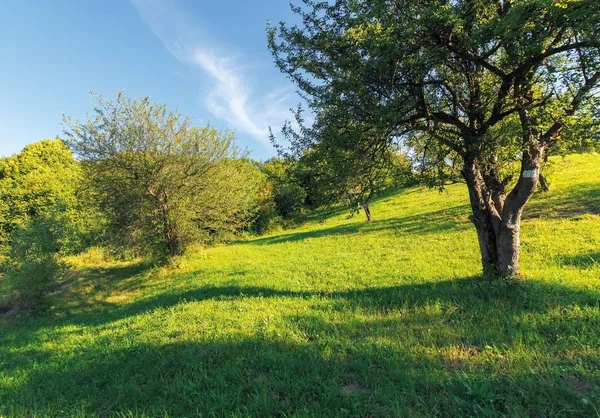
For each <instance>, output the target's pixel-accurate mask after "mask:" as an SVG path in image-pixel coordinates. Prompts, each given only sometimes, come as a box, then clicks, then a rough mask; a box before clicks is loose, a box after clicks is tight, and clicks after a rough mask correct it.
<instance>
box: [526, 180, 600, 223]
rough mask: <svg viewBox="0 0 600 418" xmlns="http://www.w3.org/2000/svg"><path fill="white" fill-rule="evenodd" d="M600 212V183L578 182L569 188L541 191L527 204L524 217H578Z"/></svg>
mask: <svg viewBox="0 0 600 418" xmlns="http://www.w3.org/2000/svg"><path fill="white" fill-rule="evenodd" d="M585 214H593V215H598V214H600V185H598V184H577V185H572V186H569V188H568V189H567V190H562V191H553V190H550V191H549V192H545V193H539V194H537V195H536V196H535V198H534V199H533V200H532V201H531V202H530V203H529V204H528V205H527V206H526V208H525V212H524V213H523V219H533V218H549V219H556V218H576V217H578V216H582V215H585Z"/></svg>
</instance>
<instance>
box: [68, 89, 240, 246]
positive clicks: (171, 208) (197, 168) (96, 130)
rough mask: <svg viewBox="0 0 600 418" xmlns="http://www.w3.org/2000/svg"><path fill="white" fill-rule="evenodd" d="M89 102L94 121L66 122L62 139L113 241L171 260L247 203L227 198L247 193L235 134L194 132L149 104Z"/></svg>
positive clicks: (145, 100)
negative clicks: (76, 158)
mask: <svg viewBox="0 0 600 418" xmlns="http://www.w3.org/2000/svg"><path fill="white" fill-rule="evenodd" d="M94 98H95V101H96V107H95V109H94V114H93V115H92V116H90V117H89V119H88V121H86V122H72V121H71V120H70V119H69V118H65V124H66V127H67V129H66V131H65V134H66V136H67V142H68V144H69V145H70V146H71V148H72V149H73V151H74V152H75V154H76V155H78V156H79V158H81V160H82V162H83V164H84V167H85V169H86V172H87V174H88V177H89V178H90V179H91V182H92V184H93V186H94V188H95V190H96V192H97V197H98V199H99V200H100V207H101V210H102V211H103V212H104V213H105V214H106V216H107V218H108V220H109V226H110V230H111V231H112V236H113V239H116V240H119V241H120V242H121V243H125V244H127V245H133V246H136V247H142V248H144V247H145V248H150V249H152V250H157V251H159V252H161V253H163V254H166V255H176V254H180V253H181V252H182V251H183V249H184V248H185V246H186V245H187V244H189V243H190V242H192V241H194V240H200V239H203V238H205V235H206V233H207V231H209V233H215V231H218V230H220V228H222V227H224V225H225V224H226V221H227V219H229V218H228V216H229V215H231V214H232V213H233V212H236V211H239V210H241V209H240V205H241V206H243V205H244V204H245V203H246V200H247V199H237V200H234V199H233V197H232V196H236V197H237V196H239V193H242V191H243V192H244V193H246V194H247V192H248V190H249V189H248V187H247V182H246V181H245V179H240V176H239V175H238V173H239V170H237V168H239V167H237V166H236V164H237V163H236V162H235V161H236V159H237V158H238V157H239V152H238V150H237V148H236V147H235V145H234V142H233V141H234V136H233V134H231V133H228V132H223V131H218V130H216V129H214V128H213V127H211V126H205V127H196V126H193V125H192V123H191V119H190V118H184V117H182V116H181V115H180V114H179V113H178V112H173V111H169V110H168V109H167V108H166V106H165V105H161V104H155V103H151V102H150V100H149V99H148V98H147V97H146V98H141V99H139V100H137V99H130V98H127V97H126V96H125V95H124V94H123V93H119V95H118V97H117V100H115V101H107V100H105V99H103V98H102V97H101V96H94ZM236 167H237V168H236ZM236 183H237V184H236ZM234 184H235V186H234ZM225 187H227V192H223V190H224V188H225ZM250 189H251V187H250ZM218 219H220V220H221V221H215V220H218ZM215 222H216V223H215ZM209 224H210V225H209Z"/></svg>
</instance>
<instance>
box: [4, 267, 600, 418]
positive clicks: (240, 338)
mask: <svg viewBox="0 0 600 418" xmlns="http://www.w3.org/2000/svg"><path fill="white" fill-rule="evenodd" d="M478 283H479V282H478V279H476V278H468V279H462V280H457V281H448V282H442V283H438V284H435V285H433V284H424V285H407V286H397V287H389V288H381V289H369V290H368V291H351V292H334V293H331V294H315V293H311V292H291V291H283V290H276V289H269V288H259V287H246V288H245V287H231V286H228V287H213V288H208V287H207V288H203V289H199V290H198V291H197V292H189V293H185V294H181V295H179V297H180V298H184V299H186V300H196V301H200V300H208V299H212V300H228V299H232V298H255V297H263V298H264V297H269V298H285V297H294V298H313V297H326V298H329V299H330V301H331V302H332V305H333V308H334V311H335V309H336V307H337V308H339V309H340V310H342V309H343V310H344V312H348V310H349V309H355V310H356V309H359V308H360V312H364V311H365V310H374V311H377V312H381V313H384V312H387V313H389V312H390V311H391V310H393V309H400V308H402V309H406V310H407V311H406V313H407V315H406V316H401V317H399V318H398V317H395V318H394V319H387V318H382V317H381V316H379V317H377V316H376V317H374V318H373V319H368V320H364V319H359V318H360V317H353V316H350V318H349V319H348V318H346V319H344V320H342V321H340V320H339V319H337V318H338V317H337V316H336V315H331V311H330V310H327V311H326V312H320V311H319V310H318V308H315V309H313V313H312V314H306V313H303V312H299V313H297V314H293V315H287V316H282V317H281V319H280V321H281V322H279V323H278V325H279V327H278V329H277V330H269V329H268V328H264V329H263V328H258V329H256V330H255V331H254V332H252V333H244V332H240V333H231V334H230V335H228V336H220V337H219V336H212V337H208V338H205V340H204V341H197V340H198V337H197V335H195V334H190V333H187V334H186V333H177V332H174V333H171V334H170V335H168V339H169V341H168V342H161V343H160V344H156V345H152V344H149V343H147V342H144V343H141V342H136V340H135V339H131V340H128V341H129V342H128V343H126V344H124V343H123V342H122V341H119V340H107V339H104V340H98V341H97V342H96V343H95V344H94V345H93V346H91V347H90V348H88V349H87V350H85V351H82V352H79V353H78V355H75V356H68V355H67V356H66V357H61V354H60V353H53V352H50V351H43V350H40V351H35V350H33V351H32V350H23V351H19V350H12V351H10V352H8V356H5V357H3V362H4V363H5V364H8V365H11V364H18V365H20V367H23V366H24V365H28V367H27V368H28V369H29V373H28V374H27V375H26V376H24V377H23V378H21V379H19V380H18V381H15V382H13V384H11V385H10V386H9V387H6V388H4V389H5V390H4V391H0V392H1V393H0V404H3V405H4V408H5V409H4V411H3V412H5V413H7V414H9V415H11V414H14V415H31V413H32V411H35V412H36V413H38V414H41V415H61V414H63V415H65V414H66V415H84V416H91V415H100V416H103V415H114V414H119V413H123V414H127V413H131V412H135V413H134V414H133V415H142V416H165V415H167V414H168V415H169V416H189V415H195V414H207V415H211V414H212V415H215V416H224V415H228V414H231V413H235V414H237V415H244V416H246V415H251V416H290V415H294V414H298V415H308V416H316V415H318V416H339V415H342V416H406V415H425V416H431V415H439V416H482V415H485V416H498V415H502V414H506V415H511V416H550V415H554V414H556V411H557V410H563V411H565V412H564V413H563V414H562V415H564V416H593V412H594V409H593V408H594V407H593V406H592V404H590V403H589V402H588V403H587V404H586V403H582V402H581V398H582V397H584V396H585V397H587V398H588V399H592V401H593V402H594V403H596V404H597V401H598V400H599V399H600V398H599V397H598V388H597V385H598V383H599V382H598V381H594V380H590V379H589V378H586V379H581V378H579V377H577V376H578V374H577V372H576V369H577V367H578V366H577V365H578V364H581V359H580V358H571V359H570V360H569V358H565V357H564V356H563V353H562V351H561V350H560V349H552V347H553V345H554V344H556V343H557V342H556V341H555V338H556V337H557V335H556V333H557V332H558V331H560V332H564V333H567V334H566V335H568V333H569V332H574V330H579V331H578V337H579V339H580V340H582V341H584V342H586V341H587V342H588V343H589V341H588V340H591V338H592V337H593V335H592V336H591V337H590V335H591V333H594V332H595V333H596V334H597V327H596V326H595V325H594V324H590V327H589V328H588V329H586V330H585V333H587V334H590V335H587V334H586V335H583V334H584V331H583V330H581V329H580V328H581V319H580V318H575V317H566V318H560V317H559V318H555V319H550V320H548V319H547V318H546V320H545V321H542V323H537V322H536V320H535V319H534V318H532V320H531V321H530V322H526V321H522V320H521V318H520V317H519V316H518V315H517V314H518V313H519V312H538V311H539V312H541V311H544V310H546V309H549V308H550V307H551V306H553V305H554V304H556V303H560V304H564V303H570V304H573V303H576V304H580V305H589V304H591V303H592V302H594V301H593V299H595V302H594V303H597V301H598V299H597V297H598V295H595V296H592V295H587V294H582V293H579V292H572V291H570V290H568V289H564V288H562V289H550V290H552V292H550V291H549V289H548V288H545V287H541V285H539V284H537V283H532V284H530V285H528V286H523V285H516V286H504V287H501V288H497V289H494V290H489V289H487V290H485V289H483V288H482V287H481V286H480V285H479V284H478ZM540 292H543V293H544V295H541V296H540ZM174 303H175V299H173V300H171V301H169V300H164V298H163V301H162V303H161V304H160V306H168V305H172V304H174ZM436 304H438V305H439V304H441V305H442V308H443V309H442V310H441V311H429V310H419V311H412V314H411V310H412V309H414V308H416V307H419V306H421V307H422V306H425V305H428V306H429V305H431V306H434V305H436ZM136 309H138V310H139V311H140V312H142V311H144V310H148V309H150V305H148V306H144V305H139V306H138V307H137V308H136ZM127 311H128V310H127ZM127 311H122V312H118V313H113V314H112V315H110V317H111V318H110V320H115V319H116V318H117V317H119V316H121V317H122V316H127V315H128V314H131V312H127ZM198 320H199V321H203V318H198ZM548 321H550V322H548ZM88 325H91V324H88ZM199 325H201V324H200V322H199ZM560 327H563V328H564V329H561V328H560ZM198 329H199V331H198V332H199V333H201V332H202V331H201V327H199V328H198ZM595 330H596V331H595ZM584 338H585V339H584ZM529 339H530V340H529ZM580 343H581V341H580ZM520 344H521V345H522V344H525V347H527V344H532V345H534V346H537V347H548V349H552V350H554V351H556V356H554V357H552V358H551V359H550V360H546V361H544V362H542V364H535V363H528V362H527V361H526V363H524V364H522V365H521V366H520V367H516V368H515V367H514V366H511V365H510V363H506V362H504V360H503V357H502V356H497V355H496V354H494V352H493V351H491V352H488V351H486V350H488V346H490V345H491V346H494V347H498V349H499V350H501V351H502V352H506V351H507V350H515V351H516V353H515V354H514V355H515V356H516V357H517V358H518V357H519V356H524V355H528V356H533V355H535V353H532V352H530V351H527V349H525V348H518V347H519V345H520ZM457 348H458V351H456V350H457ZM519 350H520V351H519ZM530 350H534V349H533V348H531V349H530ZM3 351H4V350H3ZM486 353H487V354H486ZM492 354H493V355H492ZM517 361H518V360H517ZM588 361H590V360H588ZM593 362H594V360H593V359H592V360H591V363H590V364H593ZM35 364H43V365H44V366H42V367H34V365H35ZM584 364H587V363H585V360H584ZM507 367H512V368H510V369H507ZM11 371H13V369H12V368H10V369H6V370H4V371H3V372H4V373H6V374H7V375H8V373H10V372H11ZM557 371H559V372H558V373H557ZM556 415H558V416H560V415H561V414H556Z"/></svg>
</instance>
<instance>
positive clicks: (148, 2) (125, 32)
mask: <svg viewBox="0 0 600 418" xmlns="http://www.w3.org/2000/svg"><path fill="white" fill-rule="evenodd" d="M0 5H1V6H2V10H3V12H2V13H1V14H0V38H1V39H2V41H1V42H0V56H1V57H2V60H1V62H2V64H1V66H2V69H1V71H0V97H2V100H0V156H8V155H11V154H14V153H17V152H19V151H20V150H21V149H22V148H23V146H24V145H26V144H28V143H31V142H36V141H39V140H41V139H45V138H54V137H56V136H57V135H60V134H61V133H62V126H61V122H62V115H63V114H66V115H69V116H71V117H73V118H75V119H83V118H85V114H86V112H91V111H92V103H91V101H90V96H89V92H90V91H93V92H95V93H101V94H103V95H104V97H105V98H107V99H112V98H114V97H116V94H117V92H118V91H119V90H121V89H122V90H125V91H126V92H127V94H128V95H131V96H140V95H143V96H150V97H151V99H152V100H153V101H156V102H160V103H166V104H167V105H168V106H169V107H172V108H175V107H177V106H178V107H179V110H180V111H181V113H183V114H185V115H190V116H193V117H194V119H195V122H196V123H197V124H205V123H207V122H211V123H212V124H213V125H214V126H215V127H217V128H226V129H230V130H235V132H236V136H237V138H238V140H237V141H238V144H239V145H240V146H241V147H247V148H249V149H251V150H253V153H252V156H253V157H254V158H260V159H264V158H268V157H269V156H271V155H273V154H274V151H273V149H272V147H271V146H270V144H269V141H268V126H272V127H273V128H274V130H276V131H278V130H279V128H280V127H281V125H282V124H283V121H284V120H285V119H291V118H292V115H291V114H290V112H289V108H290V107H295V106H296V105H297V104H298V102H299V101H300V99H299V98H298V97H297V95H296V94H295V91H294V87H293V85H292V84H291V83H290V82H289V81H288V80H287V79H286V78H285V77H284V76H283V75H282V74H280V73H279V71H278V70H277V69H276V68H275V66H274V64H273V60H272V58H271V55H270V52H269V51H268V49H267V47H266V34H265V27H266V24H267V21H268V20H271V21H273V22H279V21H280V20H284V21H290V20H292V19H293V15H292V13H291V11H290V9H289V4H288V2H287V1H285V0H214V1H212V0H52V1H49V0H22V1H21V0H0Z"/></svg>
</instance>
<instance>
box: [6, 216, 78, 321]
mask: <svg viewBox="0 0 600 418" xmlns="http://www.w3.org/2000/svg"><path fill="white" fill-rule="evenodd" d="M68 224H69V218H68V215H67V214H66V213H65V212H59V211H56V210H54V211H52V210H49V211H45V212H43V213H41V214H39V215H36V216H33V217H31V218H30V219H29V220H28V221H26V223H25V224H22V225H19V226H18V227H16V229H15V230H14V231H13V233H12V236H11V244H10V250H9V253H8V254H9V262H8V268H7V269H6V274H5V280H6V281H7V283H8V287H9V289H10V292H11V299H12V300H11V304H12V305H13V307H14V308H16V309H17V310H27V311H37V310H42V309H44V308H45V307H46V305H47V299H46V296H47V294H48V292H49V291H50V290H52V287H53V286H55V285H56V280H55V279H56V277H57V274H58V273H59V272H60V270H61V267H62V265H61V263H60V261H59V258H58V256H59V252H60V250H61V248H62V247H63V245H62V244H61V242H62V241H64V237H65V236H67V235H68V233H67V227H68Z"/></svg>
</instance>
